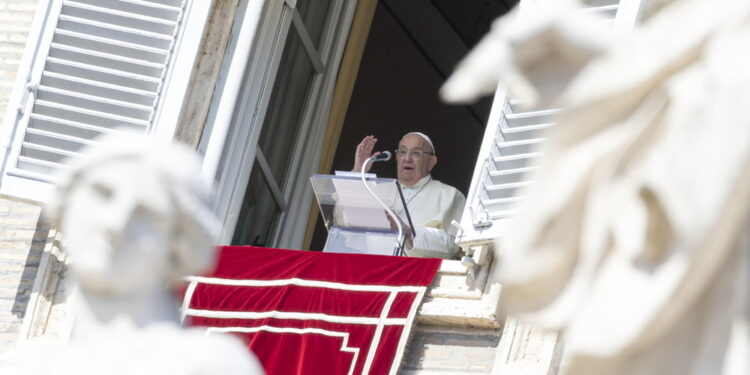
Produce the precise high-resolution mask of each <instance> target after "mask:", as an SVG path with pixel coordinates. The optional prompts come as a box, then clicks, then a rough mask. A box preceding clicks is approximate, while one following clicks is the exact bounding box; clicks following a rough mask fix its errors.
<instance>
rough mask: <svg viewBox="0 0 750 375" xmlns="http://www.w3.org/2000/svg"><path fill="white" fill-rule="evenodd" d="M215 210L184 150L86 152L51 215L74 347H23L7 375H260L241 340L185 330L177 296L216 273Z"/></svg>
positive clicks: (128, 142)
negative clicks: (179, 286)
mask: <svg viewBox="0 0 750 375" xmlns="http://www.w3.org/2000/svg"><path fill="white" fill-rule="evenodd" d="M211 200H212V192H211V189H210V185H209V184H208V183H206V181H204V180H202V178H201V175H200V161H199V159H198V158H197V156H195V155H194V153H193V152H192V151H191V150H189V149H188V148H187V147H185V146H182V145H178V144H167V143H163V142H158V141H155V140H153V139H148V138H146V137H141V136H135V135H128V134H124V135H122V134H121V135H117V136H111V137H110V138H108V139H104V140H102V141H101V144H99V145H97V146H94V147H93V148H91V149H90V150H88V152H87V153H86V155H85V156H84V157H83V158H82V159H81V160H79V161H78V162H77V163H75V164H74V165H73V167H72V168H71V170H70V171H69V173H67V174H66V175H65V177H64V178H63V179H62V182H61V183H60V185H59V188H58V194H57V197H56V199H55V200H54V202H53V204H52V205H51V206H50V207H49V211H50V213H51V214H52V215H54V216H55V218H57V219H58V223H59V229H60V231H61V233H62V234H63V245H64V248H65V251H67V252H68V254H69V255H70V257H71V260H72V264H71V268H72V271H73V274H74V277H75V278H76V280H77V282H78V293H77V295H76V296H75V301H74V303H75V307H76V315H75V327H74V331H73V335H72V337H71V338H70V341H69V342H68V343H67V345H59V344H53V343H46V342H45V343H32V344H31V345H30V346H29V347H22V348H21V349H20V350H19V351H18V352H17V353H15V354H11V356H10V357H9V358H7V359H6V362H5V364H4V366H6V367H4V368H3V367H1V366H0V373H3V374H6V373H13V372H14V371H17V372H19V373H24V374H50V373H55V374H109V373H116V374H196V375H197V374H262V373H263V370H262V368H261V367H260V365H259V364H258V362H257V360H256V359H255V358H254V357H253V356H252V354H251V353H250V352H249V351H248V350H247V348H246V347H245V346H244V345H243V344H242V343H241V341H240V340H239V339H236V338H234V337H230V336H223V335H214V334H211V335H207V334H206V333H205V331H204V330H201V329H197V328H192V329H183V328H181V327H180V325H179V320H180V319H179V318H180V317H179V311H178V306H179V303H178V301H177V297H176V295H175V294H174V293H173V291H172V290H170V289H169V287H168V286H169V285H170V284H171V285H175V283H177V282H179V280H180V278H181V277H184V276H187V275H191V274H198V273H201V272H205V271H207V270H208V268H209V267H210V266H212V264H213V261H214V256H215V254H214V251H213V244H215V241H216V238H217V233H218V222H217V220H216V218H215V216H214V214H213V212H212V211H211Z"/></svg>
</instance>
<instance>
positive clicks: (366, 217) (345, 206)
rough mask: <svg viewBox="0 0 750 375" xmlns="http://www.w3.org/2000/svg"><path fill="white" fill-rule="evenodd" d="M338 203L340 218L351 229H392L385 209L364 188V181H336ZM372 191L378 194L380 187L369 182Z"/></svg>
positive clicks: (334, 183)
mask: <svg viewBox="0 0 750 375" xmlns="http://www.w3.org/2000/svg"><path fill="white" fill-rule="evenodd" d="M333 185H334V186H335V188H336V193H337V195H338V202H337V204H336V209H337V211H338V213H340V215H341V216H340V218H341V219H343V222H344V223H346V225H347V226H350V227H362V228H376V229H390V228H391V225H390V222H389V221H388V219H387V218H386V216H385V215H386V214H385V209H384V208H383V206H381V205H380V203H378V201H376V200H375V198H373V197H372V196H371V195H370V194H369V193H368V192H367V190H366V189H365V188H364V186H363V184H362V181H359V180H342V179H334V180H333ZM367 185H368V186H369V187H370V189H372V191H374V192H376V193H378V190H379V189H378V185H377V184H376V183H375V182H372V181H368V182H367Z"/></svg>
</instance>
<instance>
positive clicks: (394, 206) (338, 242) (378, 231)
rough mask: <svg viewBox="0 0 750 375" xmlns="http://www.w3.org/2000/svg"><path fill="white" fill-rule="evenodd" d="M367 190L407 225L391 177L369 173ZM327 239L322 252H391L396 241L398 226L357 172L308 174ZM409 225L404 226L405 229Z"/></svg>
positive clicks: (397, 191)
mask: <svg viewBox="0 0 750 375" xmlns="http://www.w3.org/2000/svg"><path fill="white" fill-rule="evenodd" d="M365 180H366V183H367V185H368V186H369V187H370V189H371V190H372V191H373V192H374V193H375V194H376V195H377V196H378V198H380V200H381V201H383V203H384V204H386V205H387V206H388V208H390V209H391V210H392V211H393V212H394V213H395V214H396V215H398V216H399V217H400V218H401V220H402V221H403V222H404V223H407V224H408V225H409V227H413V226H412V224H411V219H410V215H409V213H408V210H407V209H406V207H405V205H404V199H403V194H402V192H401V186H400V185H399V184H398V181H397V180H395V179H390V178H377V177H374V176H372V175H371V177H367V178H366V179H365ZM310 183H311V184H312V187H313V191H314V192H315V197H316V199H317V201H318V207H319V208H320V213H321V216H322V217H323V222H324V224H325V226H326V229H327V230H328V238H327V240H326V245H325V247H324V249H323V251H327V252H344V253H363V254H381V255H392V254H393V250H394V246H395V244H396V243H397V240H398V229H397V228H396V226H395V224H394V223H392V220H390V219H389V217H388V216H387V214H386V211H385V208H383V206H382V205H381V204H380V203H379V202H378V201H377V200H376V199H375V198H373V197H372V195H370V193H369V192H368V191H367V189H366V188H365V187H364V184H363V182H362V179H361V177H360V175H359V173H357V174H356V175H350V174H345V175H336V176H333V175H321V174H316V175H313V176H312V177H310ZM406 230H408V228H406V227H404V231H406Z"/></svg>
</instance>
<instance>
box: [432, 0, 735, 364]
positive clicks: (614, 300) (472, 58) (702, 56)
mask: <svg viewBox="0 0 750 375" xmlns="http://www.w3.org/2000/svg"><path fill="white" fill-rule="evenodd" d="M550 3H551V2H547V4H550ZM623 3H624V2H623ZM642 3H643V5H642V6H643V7H644V8H643V13H642V20H641V24H640V25H639V26H637V27H636V28H635V29H634V30H633V31H632V32H631V33H627V34H625V33H623V34H620V35H613V34H611V33H609V34H608V33H607V32H606V31H603V30H602V31H601V32H597V33H595V32H593V31H592V30H596V29H597V27H600V26H597V23H596V22H595V20H593V19H592V17H591V16H590V15H587V14H584V13H581V12H575V11H564V8H565V7H570V6H571V4H572V2H567V3H566V4H565V5H560V6H558V7H556V8H551V7H550V8H548V9H546V10H545V9H544V7H542V8H539V9H538V13H535V12H534V11H526V12H525V14H524V16H523V18H519V17H518V15H517V14H513V15H511V16H509V17H507V18H504V19H500V20H499V21H497V22H496V23H495V25H494V26H493V30H492V31H491V33H490V34H489V35H488V36H487V37H486V38H485V39H484V40H483V41H482V42H481V43H480V44H479V45H478V46H477V48H476V49H475V50H474V51H472V53H471V54H470V55H469V56H468V57H467V58H466V60H465V61H464V62H463V63H462V64H461V65H460V66H459V68H458V69H457V71H456V73H455V74H454V75H453V76H452V77H451V78H450V79H449V81H448V82H447V83H446V84H445V86H444V87H443V92H442V94H443V96H444V97H445V98H447V99H449V100H452V101H468V100H472V99H473V98H475V97H476V96H478V95H481V94H482V93H486V92H490V91H493V90H494V85H496V84H497V82H498V80H499V81H502V82H504V83H505V84H507V85H508V86H509V87H510V90H511V92H512V93H514V94H516V95H517V96H521V97H522V98H524V99H526V101H527V103H530V104H532V105H533V104H542V105H546V104H548V103H552V104H554V105H556V106H561V107H564V108H565V109H566V111H565V112H564V114H563V115H562V118H561V120H560V122H559V124H558V126H557V127H556V128H554V129H553V130H552V131H551V132H550V133H549V138H548V140H547V142H546V144H545V146H544V152H545V153H544V157H543V160H542V163H541V168H540V171H539V173H538V174H537V175H536V176H535V180H536V183H535V184H534V187H532V188H531V189H530V191H528V192H527V194H528V195H529V196H528V197H527V198H526V199H525V201H524V202H525V206H524V207H523V208H522V210H521V213H520V214H519V216H518V217H517V219H516V220H515V222H514V224H513V225H512V226H511V229H510V230H509V231H508V235H507V236H506V237H504V238H503V239H502V241H501V243H498V246H497V247H498V248H499V250H500V254H499V256H500V260H499V263H498V264H499V266H498V268H497V270H496V271H495V272H497V276H498V279H499V280H500V282H501V284H502V285H503V296H502V300H501V304H502V305H503V306H504V307H505V308H506V310H508V311H509V312H511V313H513V314H515V315H516V316H519V317H521V318H523V319H525V320H526V321H528V322H531V323H533V324H536V325H538V326H540V327H544V328H547V329H552V330H556V331H559V332H561V333H562V340H564V347H565V354H564V359H563V362H562V368H563V371H564V372H566V373H570V374H722V373H723V374H748V373H750V328H749V325H748V323H749V322H750V307H749V306H750V305H749V304H750V302H749V301H750V284H749V283H750V281H749V280H750V278H749V276H750V234H749V233H750V226H749V225H748V213H750V110H748V106H749V104H748V103H750V90H749V89H748V88H749V87H750V68H748V67H750V52H748V48H747V46H748V45H750V2H748V1H747V0H717V1H705V0H657V1H646V0H644V1H643V2H642ZM604 40H610V41H609V42H606V43H604V42H603V41H604Z"/></svg>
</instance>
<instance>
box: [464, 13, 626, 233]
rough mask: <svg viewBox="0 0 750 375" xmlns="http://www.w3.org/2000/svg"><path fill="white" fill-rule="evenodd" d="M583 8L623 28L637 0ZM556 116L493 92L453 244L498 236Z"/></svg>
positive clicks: (551, 111)
mask: <svg viewBox="0 0 750 375" xmlns="http://www.w3.org/2000/svg"><path fill="white" fill-rule="evenodd" d="M584 4H586V5H587V7H586V8H585V9H583V10H582V11H584V12H595V13H599V14H600V15H602V16H603V17H602V19H603V22H607V23H609V24H611V25H612V26H613V27H616V28H619V29H621V30H627V29H629V27H632V25H633V23H634V22H635V20H636V16H637V10H638V7H639V5H640V1H633V0H630V1H628V0H622V1H617V0H589V1H584ZM521 5H522V6H523V2H522V3H521ZM559 112H560V109H557V108H549V109H540V110H534V111H522V110H521V109H520V108H519V103H518V101H517V100H515V99H514V98H513V97H512V95H509V94H508V92H507V91H506V90H504V89H503V88H502V87H500V88H498V91H497V92H496V94H495V100H494V103H493V107H492V110H491V113H490V118H489V121H488V124H487V128H486V130H485V135H484V140H483V141H482V147H481V149H480V152H479V157H478V160H477V164H476V166H475V168H474V175H473V177H472V182H471V186H470V188H469V195H468V199H467V202H466V207H465V208H464V212H463V215H462V219H461V227H462V228H463V230H464V231H463V233H462V234H461V235H460V236H459V238H458V239H457V242H459V243H460V244H462V245H464V246H470V245H474V244H481V243H484V242H487V241H491V240H493V239H495V238H498V237H502V236H503V234H504V231H505V230H506V225H507V221H508V219H509V218H511V217H512V216H513V215H514V214H515V212H516V211H515V209H516V207H517V204H518V203H519V202H520V201H521V200H522V199H523V198H524V197H523V196H521V195H519V192H520V191H523V188H524V187H526V186H528V185H529V184H531V183H533V181H531V180H530V178H529V174H528V172H531V171H533V170H534V169H535V168H536V166H535V165H536V162H537V161H538V159H539V157H540V156H541V154H540V153H539V151H538V150H539V149H540V147H539V145H540V144H541V143H542V142H544V136H545V135H544V134H545V131H546V130H547V129H549V128H550V127H552V126H554V125H555V122H556V116H557V114H559Z"/></svg>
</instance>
